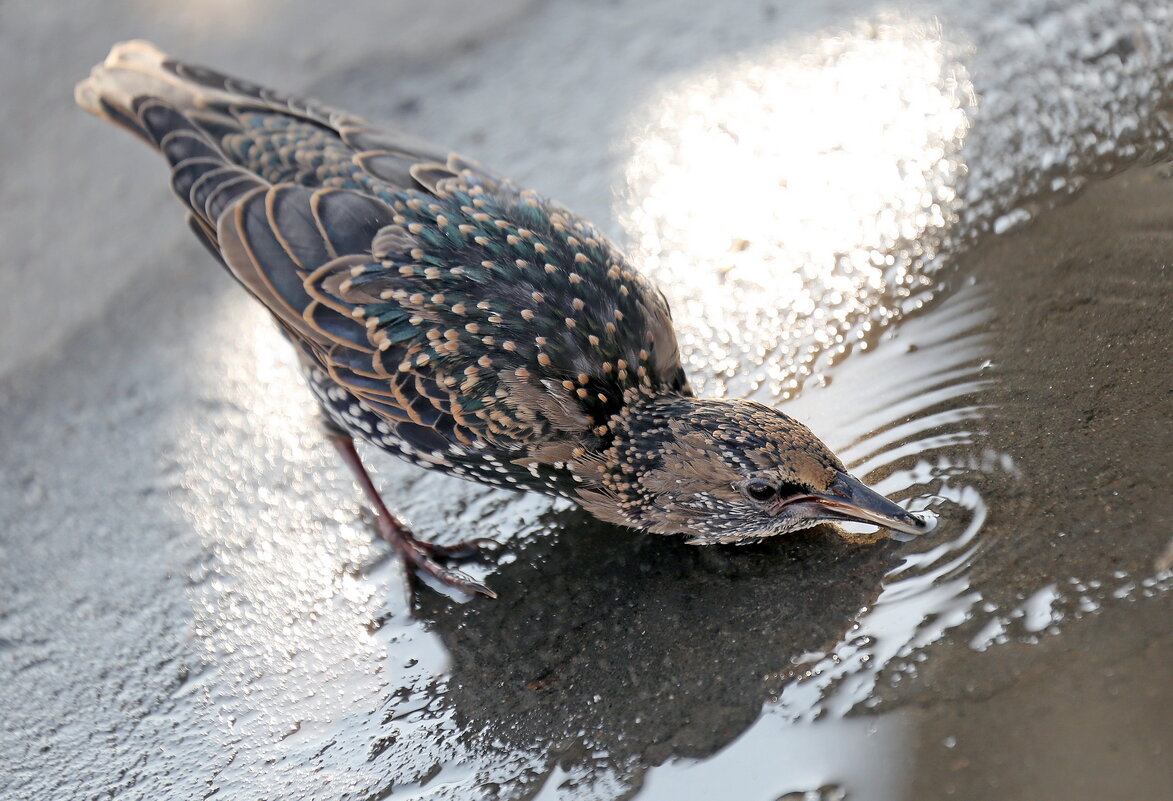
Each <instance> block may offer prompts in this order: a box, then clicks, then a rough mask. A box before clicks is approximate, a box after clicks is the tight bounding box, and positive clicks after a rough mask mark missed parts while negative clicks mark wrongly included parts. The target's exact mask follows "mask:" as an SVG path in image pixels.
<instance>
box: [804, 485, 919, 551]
mask: <svg viewBox="0 0 1173 801" xmlns="http://www.w3.org/2000/svg"><path fill="white" fill-rule="evenodd" d="M786 505H787V506H788V507H791V508H792V509H793V507H795V506H798V507H800V508H801V511H802V513H803V514H804V516H805V517H807V519H810V520H853V521H856V522H859V523H871V524H873V525H877V526H882V527H883V528H886V529H890V530H891V531H893V532H899V533H900V534H910V535H913V536H915V535H917V534H924V533H925V532H926V531H929V530H930V529H931V528H932V527H933V525H932V522H931V520H926V519H922V518H920V517H917V516H916V515H914V514H911V513H910V512H906V511H904V510H903V509H901V508H900V507H899V506H897V505H896V504H894V503H892V501H890V500H888V499H887V498H885V497H884V496H883V495H881V494H880V493H878V492H875V491H873V490H870V489H868V488H867V487H865V486H864V485H863V484H862V483H861V482H860V481H858V480H857V479H854V478H852V477H851V476H849V475H847V474H846V473H836V475H835V480H834V481H832V482H831V485H830V486H829V487H828V488H827V491H826V492H825V493H821V492H819V493H811V494H810V495H807V496H805V497H802V498H796V499H794V500H792V501H790V502H789V503H788V504H786ZM796 511H797V510H796ZM894 539H907V537H894Z"/></svg>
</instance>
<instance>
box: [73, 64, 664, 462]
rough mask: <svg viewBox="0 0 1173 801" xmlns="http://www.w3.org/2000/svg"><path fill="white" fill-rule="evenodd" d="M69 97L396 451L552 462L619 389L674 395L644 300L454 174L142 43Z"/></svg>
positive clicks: (625, 281)
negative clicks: (124, 146) (400, 442)
mask: <svg viewBox="0 0 1173 801" xmlns="http://www.w3.org/2000/svg"><path fill="white" fill-rule="evenodd" d="M77 97H78V101H79V103H80V104H81V105H82V106H83V107H85V108H87V109H88V110H90V111H92V112H93V113H95V114H98V115H99V116H102V117H104V118H107V119H109V120H111V121H113V122H115V123H118V124H120V125H122V126H123V127H125V128H128V129H130V130H131V131H132V132H134V133H136V134H137V135H139V136H140V137H142V138H144V139H145V140H147V141H148V142H149V143H150V144H152V145H153V146H154V147H156V148H157V149H158V150H159V151H160V152H161V153H162V154H163V155H164V156H165V157H166V158H167V160H168V161H169V163H170V164H171V167H172V186H173V188H174V190H175V191H176V193H177V194H178V195H179V197H180V199H182V200H183V201H184V203H185V204H186V205H187V206H188V209H189V216H190V222H191V226H192V229H193V230H194V231H195V232H196V234H197V235H198V236H199V237H200V238H201V240H202V241H203V242H204V244H205V245H206V246H207V247H208V249H209V250H211V251H212V252H213V253H214V254H215V255H216V256H218V257H219V258H220V260H221V261H222V262H223V263H224V265H225V266H226V267H227V268H228V269H229V271H230V272H231V273H232V275H233V276H234V277H235V278H236V279H237V280H239V281H240V282H241V283H242V284H243V285H244V286H245V287H246V288H247V289H248V290H249V291H250V292H251V293H252V294H253V295H254V296H256V297H257V298H258V299H259V300H260V301H261V302H262V303H264V304H265V306H266V307H267V308H268V309H269V310H270V311H271V312H272V313H273V315H274V316H275V317H276V318H277V320H278V322H279V323H280V324H281V325H282V327H283V328H284V329H285V330H286V331H287V332H288V333H289V334H290V336H291V337H292V338H293V339H294V340H295V341H297V342H299V343H300V344H301V345H302V347H303V351H304V352H305V353H306V355H307V357H308V358H309V359H311V361H312V362H313V363H314V364H316V365H317V366H318V367H319V368H320V369H321V370H322V371H323V372H324V373H326V374H328V375H329V377H330V378H331V379H332V380H333V381H334V382H335V383H336V384H337V385H338V386H339V387H341V388H343V389H345V390H346V391H347V392H348V393H349V394H350V395H352V396H353V397H354V398H356V399H358V400H359V401H361V402H362V404H363V405H365V406H366V407H368V408H369V409H370V410H372V411H373V412H374V413H375V414H377V415H378V416H380V417H381V418H382V420H383V421H384V422H385V423H386V424H387V425H388V426H393V427H396V429H395V430H396V431H397V432H399V433H400V434H401V435H402V436H403V437H404V438H414V440H415V441H419V442H425V441H426V444H427V445H428V447H429V448H430V449H431V450H436V449H439V448H443V447H449V446H451V447H455V448H456V449H460V448H468V449H469V450H470V451H475V450H484V449H485V448H486V447H488V448H489V449H492V450H495V451H497V452H499V455H502V456H504V457H506V458H507V459H508V460H509V461H514V460H522V461H524V460H527V459H529V460H532V461H536V462H538V463H541V464H552V463H558V462H562V461H565V460H566V459H567V458H568V457H569V455H570V453H571V452H572V451H573V447H571V446H572V445H575V444H584V443H585V444H587V445H589V444H590V442H589V441H590V438H591V437H595V438H596V439H597V438H598V437H602V436H605V435H606V425H605V422H606V420H607V419H608V418H609V417H610V415H611V414H613V413H614V412H615V411H616V410H618V409H619V408H621V407H622V406H623V404H624V399H623V395H624V393H626V392H630V391H639V390H640V389H643V390H646V391H648V392H657V391H662V390H664V389H665V388H667V389H669V390H682V391H683V390H685V389H686V384H685V381H684V374H683V370H682V369H681V367H680V363H679V356H678V351H677V347H676V340H675V335H674V334H673V332H672V326H671V321H670V317H669V313H668V308H667V304H666V303H665V302H664V300H663V298H662V296H661V295H660V294H659V292H658V291H656V290H655V289H654V288H653V287H651V285H650V284H649V283H648V282H647V281H646V280H645V279H643V278H642V277H640V276H639V275H638V274H637V273H636V272H635V271H634V270H632V269H631V268H630V266H629V265H628V264H627V263H626V261H625V260H624V259H623V257H622V255H621V254H619V253H618V251H617V250H615V249H614V247H613V246H612V245H610V243H609V242H607V241H606V239H605V237H603V236H602V235H601V234H599V233H598V232H597V231H596V230H595V229H594V228H593V227H591V226H590V225H589V224H587V223H585V222H584V221H582V220H579V219H578V218H576V217H574V216H573V215H572V214H570V213H569V212H565V211H564V210H562V209H560V208H558V207H556V206H554V205H553V204H550V203H548V202H546V201H543V200H542V199H540V198H538V197H537V196H536V195H533V194H532V193H528V192H524V191H521V190H519V189H517V187H515V186H513V185H512V184H510V183H509V182H507V181H505V180H504V179H502V178H500V177H499V176H496V175H494V174H493V173H491V172H489V171H488V170H486V169H484V168H483V167H480V166H479V165H476V164H474V163H472V162H470V161H468V160H467V159H463V158H461V157H459V156H456V155H453V154H449V153H447V152H445V151H442V150H438V149H436V148H434V147H432V146H429V145H424V144H421V143H418V142H416V141H415V140H411V139H409V138H408V137H405V136H403V135H401V134H397V133H393V132H388V131H385V130H381V129H377V128H375V127H374V126H372V125H371V124H369V123H367V122H365V121H364V120H361V119H359V118H357V117H354V116H352V115H348V114H345V113H343V112H339V111H335V110H333V109H329V108H327V107H325V106H320V105H318V104H316V103H313V102H311V101H305V100H300V99H297V98H294V97H290V96H286V95H281V94H278V93H275V92H272V91H270V90H267V89H263V88H261V87H258V86H256V85H254V84H250V83H247V82H244V81H239V80H236V79H233V78H229V77H226V76H223V75H220V74H219V73H215V72H212V71H209V70H205V69H203V68H198V67H193V66H190V65H186V64H183V63H182V62H177V61H174V60H172V59H169V58H168V57H166V56H165V55H164V54H162V53H161V52H159V51H158V50H156V49H155V48H153V47H152V46H150V45H148V44H145V43H141V42H132V43H128V44H125V45H120V46H118V47H116V48H115V49H114V50H113V51H112V52H111V55H110V57H109V58H108V59H107V61H106V63H105V64H104V65H100V66H99V67H97V68H95V70H94V72H93V73H92V74H91V76H90V77H89V78H88V79H87V80H86V81H83V83H82V84H79V86H78V89H77ZM404 432H406V433H404ZM437 435H439V437H437Z"/></svg>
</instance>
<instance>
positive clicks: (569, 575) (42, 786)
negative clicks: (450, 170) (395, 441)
mask: <svg viewBox="0 0 1173 801" xmlns="http://www.w3.org/2000/svg"><path fill="white" fill-rule="evenodd" d="M237 5H238V4H236V3H226V2H218V0H203V2H195V3H189V4H185V6H184V9H183V10H182V11H178V10H176V8H175V6H174V4H171V3H164V2H151V1H150V0H139V1H138V2H129V0H128V1H127V2H109V3H105V4H82V3H59V4H44V3H40V4H38V3H32V2H5V3H3V4H0V86H2V91H0V98H2V100H0V103H3V108H4V117H3V120H4V123H3V125H2V126H0V153H2V154H3V156H4V164H5V168H4V179H3V181H2V182H0V193H2V195H3V197H2V200H3V203H4V208H5V209H6V213H5V214H4V215H3V216H2V217H0V235H2V239H3V242H4V244H5V248H4V250H5V254H6V259H5V263H4V265H3V267H2V268H0V297H3V303H4V306H3V309H4V314H3V315H2V316H0V343H2V345H0V403H2V404H3V409H4V414H3V415H2V417H0V475H2V476H3V477H4V478H3V480H2V481H0V798H3V799H5V801H7V799H8V798H13V799H26V798H28V799H34V798H38V799H39V798H79V799H81V798H85V799H90V798H93V799H102V798H119V799H140V798H141V799H157V798H168V799H202V798H209V797H215V798H232V799H238V798H240V799H253V798H270V799H278V798H280V799H303V798H304V799H419V800H420V801H424V800H425V799H426V800H429V801H430V800H433V799H435V800H438V799H453V800H455V801H463V799H530V798H534V799H541V800H542V801H551V800H552V799H566V800H567V801H571V800H576V801H577V800H580V799H582V800H585V799H592V800H593V799H600V800H604V799H607V800H609V799H620V798H635V799H641V801H659V800H660V799H672V800H673V801H680V800H681V799H706V800H707V799H732V800H734V801H741V800H742V799H745V800H746V801H782V800H784V801H842V800H843V799H851V800H852V801H861V800H862V801H870V800H873V799H875V800H877V801H885V800H888V799H890V800H891V801H899V800H900V799H918V800H919V799H925V800H926V801H927V800H928V799H941V798H959V799H988V798H1004V799H1032V800H1035V799H1043V800H1046V799H1056V800H1058V799H1063V800H1064V801H1072V800H1074V801H1079V800H1080V799H1095V800H1096V801H1100V799H1106V798H1128V799H1161V798H1168V797H1170V793H1171V792H1173V791H1171V790H1170V788H1171V787H1173V724H1171V723H1170V710H1171V709H1173V676H1171V675H1170V669H1169V665H1170V664H1173V631H1171V629H1170V624H1169V621H1170V619H1171V615H1170V613H1171V611H1173V608H1171V605H1170V592H1169V591H1170V588H1171V587H1173V573H1171V572H1170V570H1169V568H1170V563H1171V562H1173V520H1171V518H1173V503H1171V502H1170V495H1169V491H1168V486H1167V485H1168V476H1169V474H1170V472H1171V467H1173V465H1171V461H1173V459H1171V456H1170V454H1173V432H1171V427H1170V421H1171V420H1173V393H1171V387H1170V379H1171V377H1173V374H1171V370H1170V367H1169V365H1170V364H1171V363H1173V358H1171V357H1173V354H1171V353H1170V340H1171V339H1173V326H1171V325H1170V318H1171V316H1173V297H1171V295H1173V276H1171V274H1170V270H1171V267H1170V265H1171V264H1173V234H1171V232H1173V179H1171V176H1173V167H1171V166H1170V164H1169V163H1167V162H1166V160H1165V159H1166V154H1168V153H1169V152H1170V148H1171V146H1173V127H1171V126H1173V12H1171V11H1170V9H1169V8H1168V7H1167V5H1166V4H1165V3H1163V2H1149V3H1144V2H1135V3H1128V4H1123V3H1111V2H1089V3H1083V4H1079V3H1058V2H1041V1H1035V0H1022V2H989V1H983V2H974V1H973V0H971V1H970V2H944V1H942V2H936V3H923V4H915V5H905V6H900V7H896V6H890V5H888V4H883V5H880V4H875V3H871V2H852V1H851V0H846V1H845V2H819V3H793V4H792V3H765V2H762V3H750V2H745V3H742V2H737V3H732V4H716V3H694V2H679V0H663V1H662V2H659V1H656V2H614V3H606V4H598V3H587V2H569V1H567V2H546V3H541V2H526V1H525V0H508V1H507V2H495V3H472V2H459V1H458V0H438V1H437V2H432V3H429V4H427V7H426V9H424V8H419V7H416V6H417V4H408V3H405V2H391V3H376V2H361V3H355V4H351V5H349V6H347V8H348V11H347V13H346V14H339V13H337V12H335V13H333V14H331V13H329V12H327V11H326V10H325V7H324V5H323V4H318V3H309V2H301V1H300V0H296V1H295V2H290V3H277V2H274V1H273V0H264V1H260V0H259V1H258V2H254V3H250V4H248V5H247V6H246V7H245V8H244V9H243V10H241V9H238V8H237ZM132 37H146V38H150V39H152V40H154V41H155V42H156V43H158V44H159V45H160V46H162V47H164V48H165V49H167V50H169V51H171V52H173V53H175V54H177V55H179V56H182V57H184V58H188V59H191V60H193V61H198V62H203V63H207V64H211V65H214V66H217V67H220V68H223V69H226V70H229V71H233V72H237V73H239V74H242V75H244V76H246V77H249V78H252V79H255V80H259V81H262V82H267V83H271V84H274V85H277V86H279V87H282V88H286V89H290V90H295V91H299V92H303V93H305V94H310V95H314V96H318V97H321V98H322V99H324V100H327V101H328V102H331V103H333V104H335V105H340V106H343V107H347V108H351V109H353V110H355V111H358V112H361V113H364V114H366V115H367V116H369V117H372V118H374V119H378V120H383V121H392V122H394V123H396V124H398V125H400V126H402V127H404V128H407V129H409V130H412V131H414V132H416V133H418V134H421V135H423V136H425V137H428V138H430V139H433V140H436V141H439V142H442V143H445V144H448V145H450V146H451V147H453V148H454V149H457V150H460V151H462V152H464V153H467V154H468V155H471V156H473V157H476V158H478V159H479V160H481V161H484V162H485V163H487V164H490V165H492V166H493V167H495V168H497V169H499V170H501V171H503V172H506V173H508V174H510V175H512V176H514V177H515V178H516V179H518V180H519V181H520V182H522V183H525V184H529V185H531V186H533V187H535V188H536V189H538V190H540V191H542V192H545V193H547V194H549V195H551V196H554V197H557V198H559V199H560V200H561V201H563V202H565V203H566V204H567V205H569V206H571V207H572V208H575V209H577V210H579V211H580V212H582V213H583V214H585V215H586V216H588V217H590V218H592V219H594V220H595V221H597V222H598V223H599V224H600V225H601V226H602V227H603V228H604V229H606V230H607V231H609V232H610V233H611V234H612V235H613V236H614V238H616V239H617V240H618V241H620V242H622V243H624V245H625V246H626V247H627V248H628V250H629V252H630V253H631V254H632V257H633V259H634V260H635V261H636V262H637V263H638V264H639V265H640V266H641V268H642V269H644V270H645V271H647V272H648V273H649V274H651V275H653V276H654V277H655V278H656V279H657V280H659V281H660V282H661V283H662V285H663V286H664V288H665V290H666V292H667V294H668V295H669V297H670V299H671V300H672V303H673V307H674V309H675V314H676V321H677V325H678V329H679V331H680V335H681V341H682V344H683V346H684V350H685V356H686V359H687V362H688V366H689V369H690V373H691V376H692V378H693V383H694V385H696V386H698V387H699V388H701V389H703V390H704V391H705V392H708V393H712V394H743V395H749V396H752V397H754V398H756V399H759V400H762V401H763V402H767V403H772V404H776V405H779V407H780V408H782V409H784V410H786V411H787V412H788V413H791V414H793V415H795V416H797V417H800V418H802V419H804V420H805V421H807V422H808V423H810V424H811V426H812V427H813V428H814V429H815V431H816V432H817V433H819V434H820V435H821V436H822V437H823V438H824V439H825V440H827V441H828V442H829V443H830V444H831V445H833V446H834V447H835V448H836V449H838V450H839V452H840V453H841V454H842V455H843V456H844V459H845V461H847V462H848V463H849V465H851V466H852V469H853V470H854V471H855V472H857V473H858V474H859V475H862V476H866V477H867V478H868V480H869V481H871V482H872V483H874V484H875V485H876V486H878V487H879V488H880V489H881V490H883V491H884V492H887V493H889V494H891V495H892V496H894V497H896V498H898V499H901V500H902V501H905V502H907V504H908V505H909V506H910V507H912V508H917V509H919V508H930V509H932V510H933V511H935V512H936V513H937V514H938V515H939V517H940V524H939V526H938V528H937V530H936V531H935V532H933V533H932V534H931V535H929V536H926V537H922V538H920V539H918V540H915V541H913V542H909V543H894V542H881V543H879V544H871V545H866V544H859V543H858V542H853V541H847V540H845V539H843V538H842V537H840V536H838V535H837V534H836V533H835V532H834V531H832V530H830V529H816V530H813V531H811V532H809V533H807V534H804V535H801V536H796V537H792V538H788V539H786V540H780V541H776V542H769V543H765V544H761V545H754V546H746V547H741V548H696V547H691V546H686V545H684V544H682V543H680V542H678V541H675V540H673V539H670V538H662V537H654V536H637V535H634V534H632V533H631V532H628V531H624V530H620V529H616V528H613V527H609V526H604V525H601V524H598V523H595V522H593V521H592V520H591V519H590V518H589V517H588V516H587V515H586V514H585V513H583V512H581V511H579V510H577V509H575V508H573V507H571V506H569V505H568V504H565V503H555V502H552V501H549V500H547V499H544V498H541V497H538V496H518V495H512V494H508V493H503V492H499V491H492V490H487V489H484V488H481V487H478V486H475V485H471V484H467V483H463V482H459V481H456V480H452V479H446V478H443V477H437V476H430V475H426V474H423V473H422V472H421V471H418V470H415V469H414V468H411V467H409V466H404V465H400V464H398V463H396V462H394V461H392V460H390V459H387V458H380V457H379V456H378V455H377V454H371V456H372V461H373V463H374V465H375V466H376V468H377V470H378V476H377V480H378V481H379V483H380V484H381V486H383V487H384V489H385V491H386V494H387V497H388V499H389V501H390V502H391V505H392V507H393V508H395V509H397V510H398V511H399V512H400V513H401V514H402V515H404V516H405V517H406V518H408V519H409V520H410V521H411V522H412V524H413V525H414V526H415V527H416V528H417V530H419V531H420V532H423V533H425V534H427V535H429V536H432V537H434V538H436V539H437V540H455V539H459V538H461V537H463V536H467V535H469V534H476V535H480V536H491V537H494V538H496V539H498V540H500V541H501V542H502V543H503V546H504V547H503V549H502V553H501V555H500V556H499V557H497V559H496V560H495V561H492V562H490V563H488V564H485V565H483V566H481V567H479V568H475V569H477V570H479V575H482V576H483V577H484V579H485V581H487V582H488V583H489V584H490V585H491V586H492V587H493V588H494V589H495V590H496V591H497V592H498V593H499V594H500V598H499V599H498V600H496V601H490V600H488V599H484V598H475V599H468V598H464V597H459V596H458V595H455V594H451V593H446V592H443V591H441V590H439V589H437V588H434V587H426V586H425V587H423V588H421V589H420V590H419V591H418V592H417V594H416V596H415V600H414V601H412V600H411V597H410V596H409V595H408V593H407V591H406V584H405V580H404V577H403V575H402V574H401V572H400V570H399V568H398V566H397V565H396V564H395V563H394V562H393V561H391V560H389V559H387V553H386V549H385V548H384V547H383V546H382V545H381V544H379V543H377V542H375V541H374V540H373V531H372V528H371V526H370V524H369V520H368V519H367V517H366V516H365V513H364V512H363V511H362V507H361V504H360V501H359V498H358V493H357V491H356V490H355V489H354V488H353V486H352V484H351V482H350V480H349V477H348V476H347V475H346V473H345V471H344V469H343V468H342V467H341V465H339V464H337V463H336V461H335V459H334V456H333V453H332V451H331V449H330V448H329V447H328V446H327V445H326V444H325V443H323V442H322V440H321V438H320V436H319V435H318V433H317V429H316V425H315V423H314V410H313V408H312V404H311V401H310V398H309V394H308V393H307V392H305V390H304V388H303V387H302V386H301V385H300V379H299V378H298V377H297V375H296V374H295V372H294V369H293V364H292V359H291V357H290V354H289V353H287V351H286V348H285V347H284V345H283V343H282V342H281V340H280V338H279V336H278V335H277V334H276V333H275V332H274V331H273V330H272V328H271V326H270V325H269V323H268V321H267V320H266V319H265V317H264V315H263V313H262V312H261V311H260V310H258V309H256V308H253V306H252V305H251V303H250V301H249V299H248V298H245V297H242V296H241V293H240V292H239V291H238V290H237V288H236V287H235V286H234V285H233V284H232V283H231V282H230V281H228V280H227V279H226V278H225V276H224V275H223V274H222V272H221V271H220V270H219V269H217V268H216V267H215V266H214V265H213V264H212V263H211V262H210V260H209V259H208V258H207V256H206V254H205V253H203V251H202V250H201V249H200V248H199V246H198V245H196V243H195V242H194V241H191V240H190V238H189V236H188V234H187V231H186V229H185V227H184V225H183V222H182V214H181V213H180V211H179V208H178V205H177V204H176V203H175V202H174V201H173V200H171V198H170V197H169V195H168V192H167V189H166V184H165V172H164V170H163V169H162V166H161V164H159V163H158V161H157V159H156V157H153V156H152V155H151V154H150V153H148V152H146V150H145V149H144V148H142V147H141V145H139V144H138V143H136V142H134V141H132V140H131V139H130V137H127V136H125V135H124V134H121V133H120V132H118V131H114V130H111V129H107V128H105V127H103V126H102V125H101V124H100V123H98V122H96V121H94V120H92V119H90V118H88V117H87V116H86V115H84V114H83V113H82V112H80V111H78V110H77V109H75V108H74V107H73V105H72V99H71V91H72V85H73V83H74V82H75V81H76V80H77V79H79V78H80V77H82V76H84V75H85V73H86V71H87V70H88V69H89V67H90V66H91V65H92V64H93V63H95V62H97V61H98V60H100V59H101V58H102V57H103V56H104V55H105V53H106V51H107V50H108V48H109V46H110V45H111V44H112V43H113V42H115V41H119V40H123V39H127V38H132Z"/></svg>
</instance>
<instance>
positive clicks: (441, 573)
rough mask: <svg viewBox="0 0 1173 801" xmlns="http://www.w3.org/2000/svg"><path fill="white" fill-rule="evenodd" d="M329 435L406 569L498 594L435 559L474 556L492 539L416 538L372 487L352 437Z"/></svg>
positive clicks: (332, 432) (381, 532) (381, 533)
mask: <svg viewBox="0 0 1173 801" xmlns="http://www.w3.org/2000/svg"><path fill="white" fill-rule="evenodd" d="M332 428H333V427H331V429H332ZM329 437H330V441H331V442H332V443H334V447H335V448H336V449H337V450H338V453H339V454H341V455H342V460H343V461H344V462H346V465H347V467H349V468H350V471H351V472H352V473H353V474H354V480H355V481H357V482H358V485H359V486H360V487H362V490H363V492H364V493H365V494H366V496H367V500H368V501H369V502H370V504H371V506H373V507H374V509H375V525H376V527H377V528H378V530H379V536H381V537H382V538H383V539H385V540H386V541H387V542H388V543H390V545H391V547H392V548H394V549H395V550H396V551H397V552H398V553H399V555H400V556H401V557H402V558H403V559H404V560H406V561H407V562H408V565H409V568H415V569H416V570H422V571H424V572H425V573H427V574H428V575H431V576H435V577H436V579H438V580H439V581H442V582H443V583H445V584H447V585H449V586H452V587H456V588H457V589H461V590H464V591H465V592H479V593H481V594H482V595H487V596H489V597H490V598H496V597H497V593H495V592H493V591H492V590H491V589H489V588H488V587H486V586H485V585H484V584H482V583H481V582H479V581H477V580H476V579H474V578H473V577H472V576H470V575H468V574H467V573H464V572H462V571H460V570H456V569H455V568H450V567H445V566H444V565H442V564H440V562H438V561H437V559H462V558H468V557H471V556H475V555H476V554H478V553H480V551H481V549H482V548H484V547H486V544H487V543H491V542H492V540H485V539H478V540H470V541H467V542H461V543H457V544H456V545H452V546H447V545H436V544H435V543H431V542H424V541H423V540H419V539H416V537H415V535H413V534H412V533H411V532H410V531H409V530H408V529H407V527H406V526H404V525H403V524H402V523H400V522H399V521H398V520H396V519H395V516H394V515H392V514H391V512H390V511H389V510H388V509H387V506H386V504H384V503H383V498H382V497H381V496H380V495H379V490H378V489H376V488H375V484H374V482H373V481H371V476H370V474H369V473H368V472H367V469H366V467H365V466H364V465H363V463H362V457H360V456H359V455H358V451H357V450H356V449H355V447H354V439H353V438H352V437H350V436H348V435H347V434H344V433H342V432H340V431H336V430H330V431H329Z"/></svg>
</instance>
